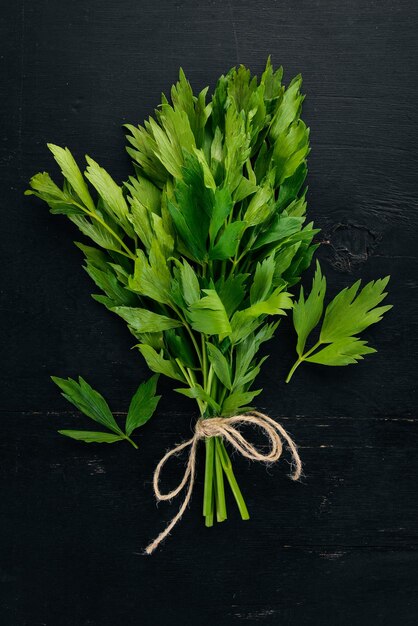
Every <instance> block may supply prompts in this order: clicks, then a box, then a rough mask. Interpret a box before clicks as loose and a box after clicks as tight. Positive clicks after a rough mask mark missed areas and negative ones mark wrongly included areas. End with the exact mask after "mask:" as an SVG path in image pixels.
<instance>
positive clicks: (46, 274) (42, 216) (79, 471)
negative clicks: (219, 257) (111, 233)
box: [0, 0, 418, 626]
mask: <svg viewBox="0 0 418 626" xmlns="http://www.w3.org/2000/svg"><path fill="white" fill-rule="evenodd" d="M2 5H3V6H2V8H3V11H2V17H1V21H2V36H1V42H2V43H1V46H2V54H1V62H2V69H3V72H4V78H3V80H2V97H1V100H0V110H1V121H2V125H3V126H2V131H1V149H0V150H1V152H0V168H1V182H2V190H1V196H0V204H1V213H0V215H1V230H0V237H1V256H2V259H1V268H2V279H1V294H2V310H1V329H2V333H3V349H2V357H3V358H2V364H1V371H0V377H1V390H2V399H1V405H0V409H1V415H0V417H1V426H2V432H1V437H0V448H1V450H0V468H1V469H0V472H1V485H0V489H1V491H0V498H1V543H2V546H1V551H0V589H1V595H2V602H1V608H0V611H1V614H2V617H1V619H0V622H1V624H4V625H5V626H41V625H46V626H119V625H120V626H130V625H131V624H132V625H133V624H141V625H143V626H148V625H149V626H154V625H157V626H159V625H165V624H170V623H179V624H184V625H185V626H188V625H191V626H195V625H202V626H206V625H207V624H222V625H229V624H231V625H234V624H239V623H247V624H252V623H254V624H256V623H260V624H289V625H292V626H293V625H297V626H299V625H302V626H304V625H305V624H306V625H311V624H312V625H316V624H323V623H326V624H331V625H332V626H334V625H337V626H338V625H342V626H346V625H347V626H348V625H349V624H352V623H357V624H378V625H380V624H383V625H386V624H387V625H397V624H405V625H409V624H416V623H417V621H418V595H417V587H418V580H417V578H418V530H417V524H418V519H417V514H418V502H417V477H418V420H417V414H416V410H415V403H416V371H417V368H416V359H417V352H418V336H417V324H418V321H417V320H418V317H417V313H418V307H417V304H418V302H417V288H418V282H417V269H418V262H417V261H418V258H417V244H416V241H417V237H418V229H417V223H418V193H417V192H418V184H417V180H418V150H417V142H418V126H417V117H418V116H417V114H418V107H417V98H418V80H417V71H418V39H417V29H418V5H417V2H416V0H379V1H374V0H373V1H372V0H345V1H340V2H333V1H332V0H327V1H326V0H298V1H295V0H281V1H279V0H278V1H270V2H268V1H267V0H266V1H261V0H252V1H249V0H229V1H227V2H225V1H221V0H212V1H207V2H196V1H191V0H187V1H182V0H177V1H175V2H174V1H173V2H172V1H170V0H164V1H161V0H153V1H150V0H146V1H144V0H118V1H117V2H116V1H115V2H111V1H110V0H101V1H99V0H95V1H93V0H72V1H71V2H66V1H61V0H60V1H59V2H58V0H56V1H55V2H53V1H52V0H38V1H37V2H32V3H29V2H27V1H26V2H24V0H16V1H15V2H13V3H8V4H7V7H6V6H5V5H6V3H2ZM268 54H272V57H273V61H274V62H275V64H277V65H279V64H283V65H284V67H285V72H286V77H287V80H289V79H290V78H291V77H292V76H293V75H294V74H296V73H298V72H302V74H303V76H304V89H305V92H306V93H307V96H308V97H307V100H306V102H305V107H304V111H305V114H304V117H305V119H306V120H307V122H308V124H309V126H310V127H311V133H312V135H311V136H312V152H311V155H310V159H309V164H310V174H309V186H310V191H309V206H310V215H311V217H312V218H313V219H315V221H316V223H317V224H318V225H319V226H320V227H321V228H322V229H323V232H322V235H321V237H322V240H323V242H324V244H323V246H322V247H321V249H320V251H319V257H320V258H321V260H322V261H323V269H324V270H325V271H326V273H327V276H328V281H329V285H330V289H331V292H335V291H336V290H337V289H339V288H341V287H342V286H345V285H346V284H347V283H348V282H351V281H353V280H354V279H356V278H357V277H361V278H364V279H370V278H373V277H378V276H382V275H385V274H387V273H390V274H391V275H392V277H393V278H392V282H391V285H390V300H391V302H392V303H393V304H395V305H396V306H395V308H394V309H393V311H392V312H391V313H390V314H389V315H388V316H387V318H386V320H385V321H384V323H383V324H381V325H379V326H378V327H375V328H373V329H372V330H371V331H370V332H369V334H368V338H369V339H370V341H371V342H372V344H373V345H377V347H378V348H379V352H378V353H377V354H376V355H373V356H372V357H370V358H368V359H366V360H365V361H364V362H363V363H362V364H361V365H358V366H353V367H347V368H335V369H332V368H320V367H315V366H311V367H309V366H306V367H305V368H300V370H299V371H298V372H297V374H296V375H295V378H294V380H293V381H292V384H291V385H289V386H286V385H285V384H284V382H283V380H284V375H285V373H286V371H287V370H288V368H289V366H290V364H291V362H292V358H293V354H292V352H291V350H292V349H293V348H292V346H293V343H294V341H293V337H292V336H291V333H290V327H289V325H288V324H287V323H283V326H282V327H281V330H280V332H279V334H278V337H277V339H276V340H275V342H274V343H273V345H272V347H271V350H270V352H271V358H270V360H269V361H268V365H267V366H266V367H265V368H264V371H263V374H262V383H263V386H264V392H263V394H262V396H260V399H259V406H260V408H261V409H262V410H265V411H266V412H268V413H269V414H270V415H272V416H273V417H276V418H278V419H280V420H283V423H284V425H285V426H286V428H288V429H289V431H290V432H291V433H292V434H293V436H294V437H295V439H296V440H297V442H298V443H299V444H300V449H301V453H302V456H303V460H304V462H305V474H306V476H305V478H304V480H303V481H302V483H301V484H294V483H292V482H291V481H289V480H288V479H287V478H286V470H287V466H286V464H285V463H284V462H281V463H280V464H278V466H277V467H274V468H272V469H271V470H269V471H268V472H266V470H265V468H263V467H260V466H257V465H255V464H253V465H251V466H250V465H249V464H248V463H247V462H245V461H243V460H242V459H240V458H236V459H235V464H236V468H237V473H238V475H239V477H240V482H241V484H242V485H243V488H244V491H245V495H246V498H247V501H248V504H249V506H250V509H251V513H252V519H251V521H250V522H246V523H243V522H241V521H240V520H239V519H238V516H237V515H236V514H235V512H234V507H233V504H232V503H231V506H230V509H231V515H230V519H229V520H228V522H226V523H225V524H222V525H218V526H217V527H214V528H213V529H210V530H208V529H205V528H204V526H203V524H202V521H203V520H202V518H201V514H200V508H201V496H202V471H201V469H202V467H201V466H200V472H199V475H198V481H197V486H196V492H195V495H194V498H193V502H192V506H191V508H190V510H189V511H188V513H187V515H186V516H185V518H184V519H183V522H182V523H181V525H179V526H178V528H177V529H176V530H175V532H174V533H173V535H172V537H171V538H170V539H169V540H168V541H167V542H166V543H165V544H164V546H163V548H162V549H161V550H159V551H158V552H157V553H156V554H155V555H154V556H152V557H148V558H146V557H143V556H142V555H141V551H142V548H143V547H144V545H145V544H146V542H147V541H148V540H149V539H151V538H152V537H153V535H154V534H155V532H158V531H159V530H161V529H162V528H163V525H164V523H165V521H167V520H168V519H170V517H171V515H172V514H174V512H175V510H176V505H175V504H173V505H172V506H171V507H170V506H169V505H161V506H160V507H159V508H158V509H157V508H156V506H155V502H154V499H153V495H152V489H151V475H152V470H153V468H154V466H155V464H156V462H157V461H158V459H159V458H160V457H161V454H162V452H163V451H164V450H165V449H166V448H168V447H170V446H172V445H173V444H174V443H176V442H178V441H179V440H181V439H182V438H183V437H186V436H189V433H190V423H191V420H192V419H193V418H194V416H195V415H194V407H193V405H192V404H191V403H189V401H187V400H186V399H185V398H183V399H182V398H181V397H180V396H177V394H174V393H173V392H172V391H171V389H170V386H169V385H167V384H163V385H162V388H163V393H164V397H163V400H162V402H161V404H160V408H159V410H158V414H157V415H156V416H155V418H154V419H153V421H152V422H150V423H149V424H148V425H147V426H146V428H144V429H143V432H142V433H141V437H140V450H139V451H135V450H133V449H132V448H131V447H129V446H128V445H126V446H125V445H114V446H99V445H97V446H94V445H91V446H87V445H84V444H81V443H80V444H78V443H76V442H71V441H69V440H65V439H64V438H63V437H61V436H60V435H58V434H56V429H57V428H58V427H61V428H62V427H66V426H67V427H74V425H75V424H76V423H77V420H78V419H79V418H78V417H77V415H76V414H72V413H71V412H69V411H68V409H69V405H67V404H66V403H65V401H64V400H62V399H61V397H60V395H59V394H58V392H57V390H56V388H55V387H54V386H53V385H52V383H51V382H50V380H49V375H50V374H56V375H62V376H68V375H71V376H74V375H77V374H81V375H83V376H84V377H86V378H87V380H89V381H90V382H91V383H92V384H93V385H94V386H96V387H97V388H98V389H100V390H102V391H103V392H105V394H106V396H107V398H108V399H109V401H110V404H111V406H112V407H113V408H114V409H115V410H117V411H121V412H123V411H124V410H126V408H127V403H128V399H129V398H130V396H131V394H132V392H133V391H134V389H135V388H136V385H137V384H138V381H139V380H140V379H141V378H142V377H144V376H145V375H146V369H145V366H144V364H143V363H142V362H141V360H140V359H139V357H138V356H137V355H136V354H134V353H133V352H132V351H130V350H129V348H130V346H131V344H132V339H131V337H130V335H129V334H128V332H127V330H126V329H125V326H124V324H123V323H121V321H120V320H118V319H116V318H114V317H112V316H111V315H110V314H107V312H106V311H105V310H104V309H102V308H101V307H100V305H98V304H96V303H95V302H93V301H92V300H91V299H90V297H89V294H90V292H91V284H90V280H89V278H88V277H87V276H86V275H85V273H84V272H83V271H82V269H81V257H80V254H79V252H78V251H77V250H76V249H75V248H74V246H73V244H72V239H74V238H76V232H75V230H74V229H73V228H72V227H71V225H69V224H68V223H67V222H66V220H65V219H64V218H57V217H53V216H50V215H49V214H48V212H47V211H46V209H45V208H44V207H41V206H40V205H38V204H37V203H36V202H34V201H33V200H32V199H28V198H23V196H22V193H23V190H24V189H25V187H26V182H27V180H28V178H29V177H30V176H31V175H32V174H33V173H35V172H37V171H39V170H43V169H46V170H51V169H53V168H52V165H51V158H50V156H49V154H48V152H47V150H46V147H45V143H46V142H47V141H52V142H54V143H57V144H60V145H68V146H69V147H70V148H71V149H72V150H73V151H74V153H75V155H76V156H77V158H79V159H81V158H82V156H83V155H84V153H86V152H87V153H88V154H90V155H91V156H92V157H94V158H95V159H97V160H98V161H99V162H100V163H101V164H102V165H104V166H105V167H108V168H109V169H110V171H111V172H112V173H113V174H114V175H115V177H116V179H118V180H122V179H123V178H124V177H125V175H126V172H127V171H128V168H129V160H128V157H127V155H125V154H124V137H123V133H122V130H121V125H122V123H124V122H132V123H137V122H140V121H142V120H143V119H144V117H145V116H147V115H148V114H150V113H151V112H152V110H153V108H154V106H155V105H156V104H157V102H158V100H159V96H160V93H161V91H165V92H168V90H169V87H170V85H171V84H172V82H174V81H175V80H176V77H177V72H178V68H179V66H180V65H181V66H182V67H183V68H184V69H185V71H186V74H187V76H188V77H189V79H190V80H191V82H192V84H193V85H194V86H195V88H196V89H198V88H199V89H200V88H202V87H203V86H204V85H206V84H209V85H210V86H211V87H213V85H214V83H215V80H216V78H217V76H218V75H219V74H221V73H222V72H224V71H226V70H227V69H228V68H229V67H230V66H231V65H234V64H236V63H241V62H242V63H245V64H247V65H248V66H249V67H251V69H252V70H253V71H255V72H259V71H260V70H261V68H262V67H263V65H264V63H265V59H266V57H267V55H268ZM77 237H78V236H77ZM201 460H202V459H201ZM173 480H174V476H173Z"/></svg>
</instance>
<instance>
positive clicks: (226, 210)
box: [209, 187, 233, 241]
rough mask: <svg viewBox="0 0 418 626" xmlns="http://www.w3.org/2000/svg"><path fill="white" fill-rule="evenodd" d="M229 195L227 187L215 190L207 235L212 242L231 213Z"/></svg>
mask: <svg viewBox="0 0 418 626" xmlns="http://www.w3.org/2000/svg"><path fill="white" fill-rule="evenodd" d="M232 206H233V205H232V198H231V193H230V191H229V189H228V188H227V187H222V188H217V189H216V190H215V194H214V202H213V208H212V214H211V219H210V226H209V235H210V238H211V240H212V241H213V240H214V239H215V237H216V235H217V234H218V232H219V229H220V227H221V226H222V224H223V223H224V222H225V220H226V218H227V217H228V216H229V215H230V213H231V211H232Z"/></svg>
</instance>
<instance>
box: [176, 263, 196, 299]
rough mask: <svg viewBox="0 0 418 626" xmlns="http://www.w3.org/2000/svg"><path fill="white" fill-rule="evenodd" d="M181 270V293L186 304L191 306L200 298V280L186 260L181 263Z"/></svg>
mask: <svg viewBox="0 0 418 626" xmlns="http://www.w3.org/2000/svg"><path fill="white" fill-rule="evenodd" d="M179 268H180V283H181V293H182V295H183V298H184V301H185V302H186V304H189V305H191V304H193V303H194V302H197V300H199V298H200V285H199V280H198V278H197V276H196V272H195V271H194V269H193V268H192V267H191V265H189V263H188V262H187V261H186V259H183V262H182V263H180V262H179Z"/></svg>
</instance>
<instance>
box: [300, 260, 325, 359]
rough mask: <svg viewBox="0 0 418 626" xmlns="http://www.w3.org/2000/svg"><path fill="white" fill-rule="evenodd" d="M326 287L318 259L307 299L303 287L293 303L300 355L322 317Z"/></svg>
mask: <svg viewBox="0 0 418 626" xmlns="http://www.w3.org/2000/svg"><path fill="white" fill-rule="evenodd" d="M326 288H327V284H326V280H325V278H324V277H323V276H322V273H321V267H320V265H319V263H318V261H317V263H316V272H315V276H314V279H313V281H312V289H311V292H310V294H309V296H308V297H307V298H306V300H305V296H304V292H303V287H301V289H300V296H299V300H298V301H297V302H295V303H294V305H293V325H294V327H295V330H296V333H297V335H298V341H297V346H296V352H297V353H298V355H299V356H302V354H303V351H304V349H305V344H306V340H307V338H308V336H309V335H310V333H311V331H312V330H313V329H314V328H315V326H316V325H317V324H318V322H319V320H320V319H321V316H322V311H323V307H324V297H325V292H326Z"/></svg>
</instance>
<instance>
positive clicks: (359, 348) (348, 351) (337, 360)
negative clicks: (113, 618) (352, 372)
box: [306, 337, 376, 365]
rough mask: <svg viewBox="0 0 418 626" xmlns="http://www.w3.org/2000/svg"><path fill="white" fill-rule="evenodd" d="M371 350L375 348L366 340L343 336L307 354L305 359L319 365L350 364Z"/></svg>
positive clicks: (371, 351)
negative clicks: (309, 354)
mask: <svg viewBox="0 0 418 626" xmlns="http://www.w3.org/2000/svg"><path fill="white" fill-rule="evenodd" d="M373 352H376V350H375V349H374V348H371V347H370V346H368V345H367V341H361V340H360V339H358V338H357V337H345V338H342V339H337V341H334V342H333V343H331V344H329V345H328V346H326V347H325V348H322V350H319V351H318V352H315V353H314V354H312V355H311V356H308V357H307V358H306V361H309V362H310V363H319V364H320V365H350V364H352V363H357V361H359V360H361V359H363V356H364V355H365V354H373Z"/></svg>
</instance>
